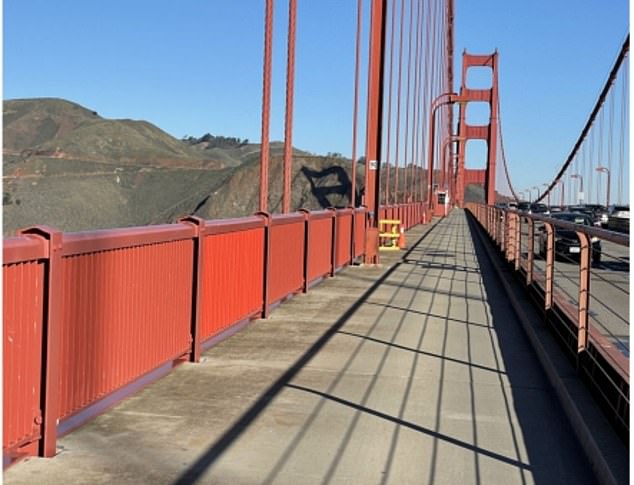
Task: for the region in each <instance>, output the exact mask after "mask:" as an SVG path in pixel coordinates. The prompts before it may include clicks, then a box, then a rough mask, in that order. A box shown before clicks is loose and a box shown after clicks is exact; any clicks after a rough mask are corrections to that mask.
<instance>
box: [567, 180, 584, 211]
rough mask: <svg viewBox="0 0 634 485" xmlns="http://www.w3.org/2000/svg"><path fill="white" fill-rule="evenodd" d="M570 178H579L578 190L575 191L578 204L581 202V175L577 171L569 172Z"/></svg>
mask: <svg viewBox="0 0 634 485" xmlns="http://www.w3.org/2000/svg"><path fill="white" fill-rule="evenodd" d="M570 178H571V179H579V190H578V191H577V200H578V201H579V204H582V203H583V176H582V175H580V174H578V173H572V174H570Z"/></svg>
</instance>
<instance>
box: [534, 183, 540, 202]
mask: <svg viewBox="0 0 634 485" xmlns="http://www.w3.org/2000/svg"><path fill="white" fill-rule="evenodd" d="M533 188H534V189H535V190H537V199H539V197H540V195H541V194H540V193H539V185H536V186H535V187H533Z"/></svg>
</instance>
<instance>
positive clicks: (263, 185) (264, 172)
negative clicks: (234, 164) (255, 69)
mask: <svg viewBox="0 0 634 485" xmlns="http://www.w3.org/2000/svg"><path fill="white" fill-rule="evenodd" d="M272 62H273V0H266V8H265V17H264V61H263V67H262V137H261V147H260V194H259V195H260V211H261V212H266V211H267V210H268V197H269V155H270V154H269V131H270V119H271V64H272Z"/></svg>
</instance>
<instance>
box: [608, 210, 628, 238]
mask: <svg viewBox="0 0 634 485" xmlns="http://www.w3.org/2000/svg"><path fill="white" fill-rule="evenodd" d="M608 229H609V230H610V231H621V232H630V206H629V205H615V206H613V207H611V210H610V215H609V216H608Z"/></svg>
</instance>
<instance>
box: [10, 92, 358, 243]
mask: <svg viewBox="0 0 634 485" xmlns="http://www.w3.org/2000/svg"><path fill="white" fill-rule="evenodd" d="M3 122H4V126H3V135H4V141H3V143H4V145H3V155H4V157H3V169H4V173H3V212H4V227H3V233H4V234H5V236H6V235H9V234H12V233H14V232H15V230H16V229H19V228H22V227H25V226H29V225H33V224H47V225H51V226H55V227H58V228H59V229H62V230H65V231H78V230H89V229H101V228H112V227H125V226H135V225H145V224H158V223H166V222H173V221H174V220H176V219H177V218H178V217H179V216H182V215H186V214H196V215H199V216H201V217H205V218H223V217H237V216H243V215H247V214H252V213H253V212H255V211H256V210H257V201H258V198H259V158H260V145H259V144H255V143H249V141H248V140H244V139H239V138H235V137H231V136H223V135H211V134H209V133H208V134H205V135H202V136H201V137H199V138H197V137H193V136H187V137H184V138H183V139H181V140H179V139H177V138H174V137H173V136H171V135H169V134H168V133H166V132H164V131H163V130H161V129H160V128H158V127H157V126H155V125H153V124H151V123H149V122H147V121H137V120H131V119H121V120H113V119H106V118H103V117H101V116H99V114H98V112H97V111H94V110H90V109H87V108H85V107H83V106H80V105H79V104H76V103H73V102H71V101H67V100H63V99H57V98H34V99H15V100H7V101H4V102H3ZM282 153H283V144H282V143H280V142H273V143H271V167H270V194H269V204H270V207H271V210H273V211H275V210H278V209H279V206H280V201H281V193H282V187H281V182H282ZM361 171H362V170H361ZM359 177H360V178H359V180H358V181H357V184H358V185H357V186H358V187H359V190H360V189H361V187H362V183H363V182H362V177H361V174H360V175H359ZM349 190H350V160H349V159H345V158H343V157H341V156H340V155H338V154H332V155H330V156H315V155H312V154H310V153H308V152H304V151H301V150H297V149H293V185H292V191H293V193H292V206H293V207H294V208H300V207H305V208H308V209H319V208H324V207H329V206H333V207H335V206H339V207H343V206H347V205H348V204H349Z"/></svg>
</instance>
